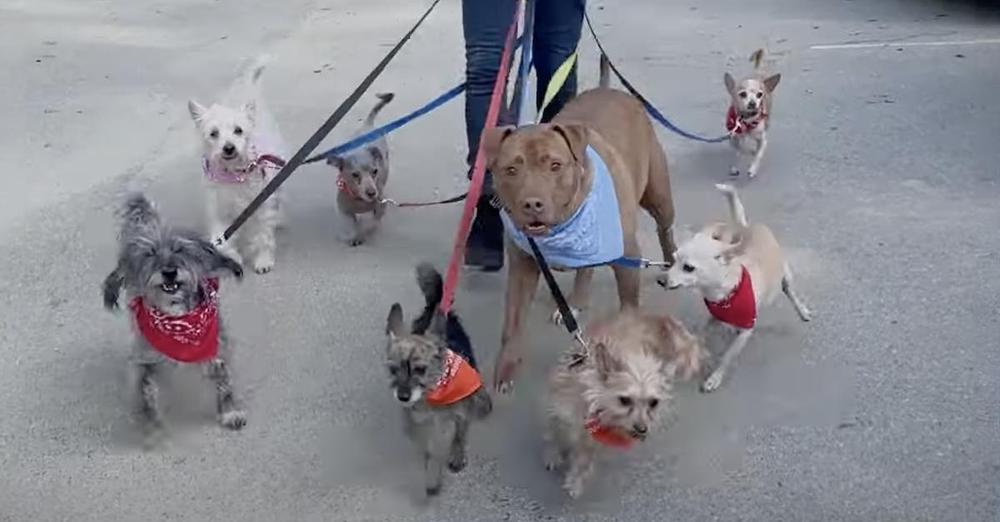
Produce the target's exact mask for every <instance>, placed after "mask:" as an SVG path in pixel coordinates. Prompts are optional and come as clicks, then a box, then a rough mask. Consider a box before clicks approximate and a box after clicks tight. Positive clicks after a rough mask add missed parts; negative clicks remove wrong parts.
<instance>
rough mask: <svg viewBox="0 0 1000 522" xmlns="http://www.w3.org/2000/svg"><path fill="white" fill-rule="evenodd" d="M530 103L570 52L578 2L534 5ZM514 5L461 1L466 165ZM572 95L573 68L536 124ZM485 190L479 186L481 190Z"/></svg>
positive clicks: (506, 117) (507, 0)
mask: <svg viewBox="0 0 1000 522" xmlns="http://www.w3.org/2000/svg"><path fill="white" fill-rule="evenodd" d="M534 2H535V27H534V29H535V32H534V34H533V35H532V36H533V38H534V46H533V48H532V54H533V55H534V56H533V58H534V63H535V75H536V77H537V80H538V92H537V95H536V99H537V101H538V103H539V104H541V101H542V98H543V95H544V93H545V87H546V86H547V85H548V83H549V80H550V79H551V78H552V74H553V73H555V71H556V69H557V68H559V66H560V65H562V63H563V62H564V61H565V60H566V58H568V57H569V55H570V54H572V53H573V51H574V50H576V45H577V42H579V40H580V30H581V29H582V28H583V12H584V0H534ZM515 6H516V4H515V0H462V28H463V33H464V35H465V67H466V73H465V78H466V82H467V87H466V91H465V131H466V137H467V139H468V143H469V156H468V161H469V163H470V164H471V163H472V161H473V160H475V155H476V151H477V150H478V148H479V136H480V134H482V132H483V126H484V125H485V123H486V111H487V109H488V108H489V104H490V95H491V94H493V83H494V82H495V81H496V77H497V71H498V70H499V69H500V56H501V54H503V44H504V38H505V37H506V36H507V30H508V28H510V24H511V22H512V21H513V18H514V8H515ZM575 95H576V66H575V65H574V67H573V71H572V72H571V73H570V75H569V78H567V80H566V83H565V84H564V85H563V87H562V89H561V90H560V91H559V93H558V94H557V95H556V97H555V98H554V99H553V100H552V102H551V104H549V106H548V107H547V108H546V110H545V114H543V115H542V116H543V117H542V121H549V120H550V119H552V117H553V116H555V115H556V114H557V113H558V112H559V111H560V110H562V108H563V105H565V104H566V102H567V101H569V100H570V98H572V97H573V96H575ZM500 120H501V121H500V123H501V124H510V123H515V121H514V115H512V114H504V113H501V118H500ZM486 189H487V187H484V190H486Z"/></svg>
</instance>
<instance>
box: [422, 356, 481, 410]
mask: <svg viewBox="0 0 1000 522" xmlns="http://www.w3.org/2000/svg"><path fill="white" fill-rule="evenodd" d="M482 386H483V381H482V380H481V379H480V378H479V372H477V371H476V369H475V368H473V367H472V365H470V364H469V362H468V361H466V360H465V359H464V358H463V357H462V356H461V355H458V354H457V353H455V352H453V351H451V350H446V354H445V358H444V372H443V373H442V374H441V377H440V378H439V379H438V382H437V385H436V386H434V389H433V390H430V391H429V392H428V393H427V404H430V405H431V406H447V405H449V404H455V403H456V402H458V401H460V400H462V399H464V398H466V397H468V396H470V395H472V394H473V393H476V390H478V389H479V388H481V387H482Z"/></svg>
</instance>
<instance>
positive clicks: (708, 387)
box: [701, 328, 753, 393]
mask: <svg viewBox="0 0 1000 522" xmlns="http://www.w3.org/2000/svg"><path fill="white" fill-rule="evenodd" d="M752 334H753V328H748V329H740V330H739V331H738V332H737V334H736V337H735V338H734V339H733V342H732V343H730V344H729V348H727V349H726V352H725V353H724V354H722V359H721V360H720V361H719V365H718V366H717V367H716V368H715V370H714V371H712V373H711V375H709V376H708V378H707V379H705V382H703V383H702V384H701V391H703V392H705V393H709V392H713V391H715V390H717V389H719V386H721V385H722V381H723V379H725V377H726V372H727V371H728V370H729V367H730V366H732V364H733V361H735V360H736V358H737V357H739V355H740V352H742V351H743V348H744V347H745V346H746V345H747V341H748V340H749V339H750V336H751V335H752Z"/></svg>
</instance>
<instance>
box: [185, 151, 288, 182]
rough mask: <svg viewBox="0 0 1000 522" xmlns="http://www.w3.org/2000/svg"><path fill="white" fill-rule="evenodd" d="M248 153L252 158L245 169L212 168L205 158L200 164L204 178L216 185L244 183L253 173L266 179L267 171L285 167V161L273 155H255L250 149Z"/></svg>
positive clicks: (255, 152)
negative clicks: (255, 172) (258, 173)
mask: <svg viewBox="0 0 1000 522" xmlns="http://www.w3.org/2000/svg"><path fill="white" fill-rule="evenodd" d="M250 152H251V153H252V155H253V156H254V160H253V161H251V162H250V163H249V164H248V165H247V166H246V167H242V168H238V169H231V168H226V167H221V166H215V167H213V166H212V162H211V161H209V160H208V158H205V160H204V162H203V163H202V172H204V174H205V178H207V179H209V180H211V181H215V182H216V183H245V182H246V181H247V180H248V179H250V176H251V175H252V174H253V173H254V171H258V170H259V171H260V176H261V178H265V177H267V169H280V168H281V167H284V166H285V163H286V162H285V160H283V159H281V157H279V156H276V155H274V154H260V155H257V151H256V148H254V147H252V148H251V149H250Z"/></svg>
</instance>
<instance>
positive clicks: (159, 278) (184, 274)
mask: <svg viewBox="0 0 1000 522" xmlns="http://www.w3.org/2000/svg"><path fill="white" fill-rule="evenodd" d="M121 218H122V225H121V234H120V237H119V242H120V243H119V254H118V264H117V266H116V267H115V269H114V270H113V271H112V272H111V273H110V274H108V276H107V278H105V280H104V285H103V289H104V306H105V307H106V308H108V309H114V308H116V307H117V306H118V295H119V293H120V292H121V289H122V288H123V287H124V288H125V294H126V297H127V299H128V308H129V311H130V314H129V315H130V317H131V322H132V326H133V330H134V331H135V342H134V343H133V353H132V355H133V360H134V362H135V363H136V365H137V366H138V370H139V376H138V377H139V382H138V385H139V389H138V392H139V406H140V410H139V411H140V415H141V420H142V423H143V430H144V432H145V435H146V442H147V444H151V443H154V442H155V440H156V439H157V438H158V437H159V435H160V433H161V432H162V429H161V428H162V421H161V419H160V414H159V410H158V408H157V387H156V383H155V382H154V377H155V374H156V373H157V370H158V368H160V367H161V365H162V364H164V363H169V362H184V363H193V364H201V365H202V366H203V367H204V369H205V371H206V374H207V376H208V378H209V379H211V381H212V382H213V383H214V384H215V388H216V393H217V403H218V415H219V422H220V423H221V424H222V425H223V426H225V427H226V428H229V429H234V430H237V429H240V428H242V427H243V426H244V424H246V414H245V413H244V412H243V411H242V410H241V409H240V408H239V406H238V405H237V401H236V398H235V397H234V394H233V388H232V384H231V382H230V368H229V364H228V360H229V355H230V350H231V346H230V342H229V340H228V338H227V337H226V331H225V328H224V327H223V324H222V318H221V314H220V313H219V311H218V297H217V295H218V289H219V277H220V276H221V275H224V274H226V273H231V274H232V275H234V276H236V277H237V278H240V277H242V276H243V267H242V266H241V265H240V264H239V263H237V262H236V261H234V260H233V259H231V258H229V257H226V256H225V255H223V254H222V253H220V252H219V251H218V250H216V249H215V248H214V247H213V246H212V244H211V243H210V242H208V241H206V240H205V239H203V238H201V237H199V236H198V235H197V234H196V233H194V232H190V231H186V230H180V229H173V228H170V227H167V226H165V225H164V224H163V223H161V220H160V216H159V214H158V212H157V211H156V209H155V208H154V207H153V205H152V203H150V201H149V200H148V199H146V197H145V196H143V195H141V194H134V195H131V196H129V198H128V200H127V201H126V203H125V206H124V208H123V209H122V212H121Z"/></svg>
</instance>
